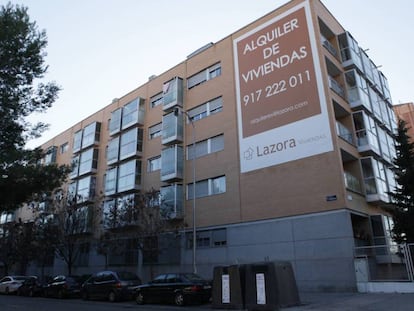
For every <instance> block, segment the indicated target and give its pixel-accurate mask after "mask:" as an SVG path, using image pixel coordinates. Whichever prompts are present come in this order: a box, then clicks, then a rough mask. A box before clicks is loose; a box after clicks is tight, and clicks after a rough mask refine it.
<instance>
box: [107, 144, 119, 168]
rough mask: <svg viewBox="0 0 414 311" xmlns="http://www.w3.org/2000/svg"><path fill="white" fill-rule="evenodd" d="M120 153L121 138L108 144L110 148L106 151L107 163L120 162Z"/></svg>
mask: <svg viewBox="0 0 414 311" xmlns="http://www.w3.org/2000/svg"><path fill="white" fill-rule="evenodd" d="M118 153H119V137H115V138H113V139H112V140H110V141H109V143H108V148H107V149H106V163H107V164H112V163H115V162H117V161H118Z"/></svg>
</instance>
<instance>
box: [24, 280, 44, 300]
mask: <svg viewBox="0 0 414 311" xmlns="http://www.w3.org/2000/svg"><path fill="white" fill-rule="evenodd" d="M43 287H44V286H43V283H42V282H40V281H39V279H38V278H37V277H36V276H30V277H29V278H28V279H26V280H25V281H24V282H23V283H22V285H21V286H20V287H19V288H18V289H17V295H19V296H29V297H34V296H42V295H43Z"/></svg>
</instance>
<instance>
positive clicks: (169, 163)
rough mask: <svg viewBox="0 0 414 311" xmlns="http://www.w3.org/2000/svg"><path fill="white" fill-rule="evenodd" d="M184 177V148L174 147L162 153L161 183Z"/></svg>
mask: <svg viewBox="0 0 414 311" xmlns="http://www.w3.org/2000/svg"><path fill="white" fill-rule="evenodd" d="M182 176H183V148H182V147H181V146H179V145H174V146H171V147H169V148H166V149H163V150H162V152H161V181H168V180H172V179H177V178H178V179H181V178H182Z"/></svg>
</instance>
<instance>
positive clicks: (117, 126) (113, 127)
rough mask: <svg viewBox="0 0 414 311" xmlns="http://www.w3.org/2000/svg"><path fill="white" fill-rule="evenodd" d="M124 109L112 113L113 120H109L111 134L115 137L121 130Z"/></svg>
mask: <svg viewBox="0 0 414 311" xmlns="http://www.w3.org/2000/svg"><path fill="white" fill-rule="evenodd" d="M121 117H122V108H119V109H117V110H115V111H112V112H111V119H110V120H109V134H110V135H113V134H116V133H118V132H119V131H120V130H121Z"/></svg>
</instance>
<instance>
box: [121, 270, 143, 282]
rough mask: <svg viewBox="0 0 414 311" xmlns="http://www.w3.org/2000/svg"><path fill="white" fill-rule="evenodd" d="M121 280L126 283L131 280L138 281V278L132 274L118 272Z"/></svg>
mask: <svg viewBox="0 0 414 311" xmlns="http://www.w3.org/2000/svg"><path fill="white" fill-rule="evenodd" d="M117 274H118V276H119V279H121V280H124V281H130V280H136V279H138V276H137V275H136V274H134V273H131V272H125V271H124V272H118V273H117Z"/></svg>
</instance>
